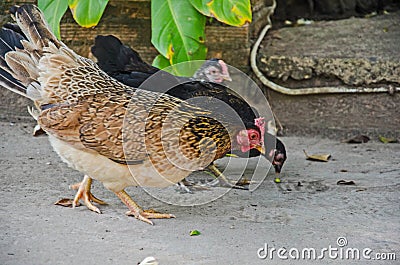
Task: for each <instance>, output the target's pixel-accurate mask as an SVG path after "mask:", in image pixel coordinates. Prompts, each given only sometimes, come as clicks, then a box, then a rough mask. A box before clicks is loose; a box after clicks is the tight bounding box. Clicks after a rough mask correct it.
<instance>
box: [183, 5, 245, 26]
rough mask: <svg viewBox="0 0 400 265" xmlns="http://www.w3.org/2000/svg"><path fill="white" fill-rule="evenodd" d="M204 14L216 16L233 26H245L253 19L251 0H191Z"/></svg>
mask: <svg viewBox="0 0 400 265" xmlns="http://www.w3.org/2000/svg"><path fill="white" fill-rule="evenodd" d="M189 1H190V3H192V5H193V6H194V7H195V8H196V9H197V10H198V11H199V12H200V13H202V14H203V15H205V16H209V17H215V18H216V19H218V20H219V21H221V22H223V23H225V24H228V25H231V26H243V25H245V24H247V23H250V22H251V20H252V13H251V3H250V0H189Z"/></svg>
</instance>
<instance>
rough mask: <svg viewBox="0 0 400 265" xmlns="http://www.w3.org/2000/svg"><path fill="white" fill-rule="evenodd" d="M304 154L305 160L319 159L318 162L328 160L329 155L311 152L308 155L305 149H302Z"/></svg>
mask: <svg viewBox="0 0 400 265" xmlns="http://www.w3.org/2000/svg"><path fill="white" fill-rule="evenodd" d="M303 152H304V154H305V155H306V159H307V160H312V161H320V162H328V160H329V158H330V157H331V155H330V154H312V155H308V154H307V153H306V150H303Z"/></svg>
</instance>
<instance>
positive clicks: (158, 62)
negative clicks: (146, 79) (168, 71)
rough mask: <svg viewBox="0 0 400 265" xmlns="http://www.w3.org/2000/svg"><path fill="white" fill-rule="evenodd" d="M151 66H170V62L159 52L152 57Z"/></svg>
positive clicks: (160, 67)
mask: <svg viewBox="0 0 400 265" xmlns="http://www.w3.org/2000/svg"><path fill="white" fill-rule="evenodd" d="M153 66H155V67H157V68H159V69H163V68H166V67H169V66H171V64H170V63H169V61H168V59H167V58H165V57H164V56H162V55H161V54H159V55H157V56H156V58H154V60H153Z"/></svg>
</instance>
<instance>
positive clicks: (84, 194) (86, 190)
mask: <svg viewBox="0 0 400 265" xmlns="http://www.w3.org/2000/svg"><path fill="white" fill-rule="evenodd" d="M91 185H92V178H91V177H89V176H88V175H85V176H84V177H83V180H82V182H80V183H76V184H73V185H71V189H73V190H78V191H77V193H76V195H75V198H74V200H73V201H72V208H75V207H76V206H78V205H79V200H80V199H82V200H83V202H84V203H85V205H86V207H88V208H89V210H92V211H93V212H96V213H101V211H100V210H99V208H97V207H96V206H94V205H93V203H92V202H95V203H98V204H102V205H104V204H107V203H106V202H104V201H102V200H100V199H98V198H96V197H95V196H94V195H93V194H92V193H91V192H90V189H91Z"/></svg>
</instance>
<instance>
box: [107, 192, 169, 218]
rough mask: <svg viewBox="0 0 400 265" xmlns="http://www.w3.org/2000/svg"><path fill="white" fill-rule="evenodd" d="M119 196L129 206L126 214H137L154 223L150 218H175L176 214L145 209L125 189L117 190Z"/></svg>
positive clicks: (138, 216) (136, 215) (137, 216)
mask: <svg viewBox="0 0 400 265" xmlns="http://www.w3.org/2000/svg"><path fill="white" fill-rule="evenodd" d="M115 194H116V195H117V196H118V198H120V199H121V201H122V202H123V203H124V204H125V205H126V206H127V207H128V208H129V211H127V212H126V215H132V216H135V217H136V218H137V219H139V220H141V221H143V222H146V223H148V224H151V225H153V222H152V221H150V220H149V219H164V218H166V219H169V218H175V216H174V215H172V214H168V213H157V212H156V211H154V210H143V209H142V208H140V206H139V205H138V204H137V203H136V202H135V201H134V200H133V199H132V198H131V197H130V196H129V195H128V193H126V192H125V191H124V190H122V191H120V192H115Z"/></svg>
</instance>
